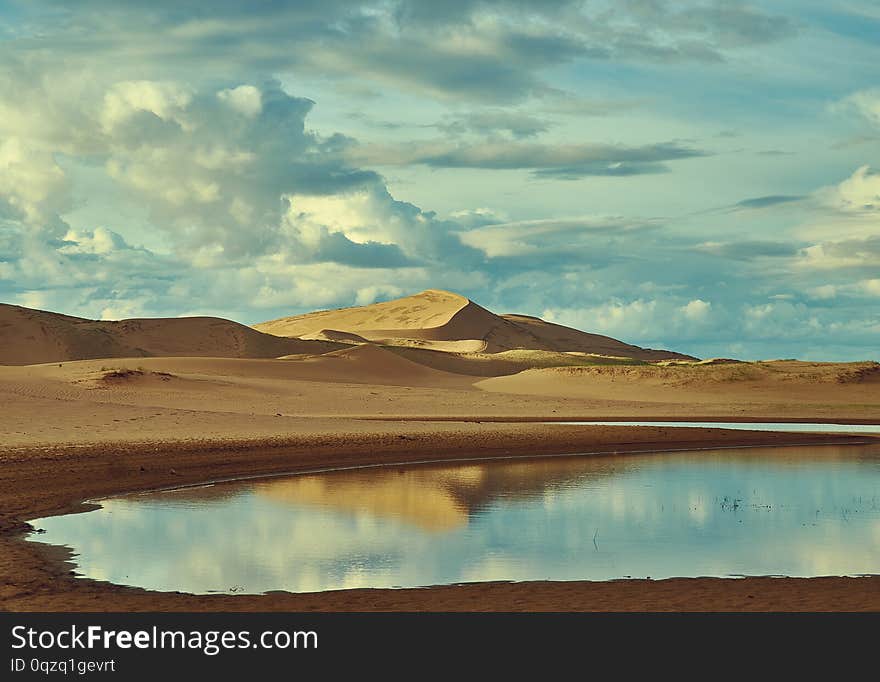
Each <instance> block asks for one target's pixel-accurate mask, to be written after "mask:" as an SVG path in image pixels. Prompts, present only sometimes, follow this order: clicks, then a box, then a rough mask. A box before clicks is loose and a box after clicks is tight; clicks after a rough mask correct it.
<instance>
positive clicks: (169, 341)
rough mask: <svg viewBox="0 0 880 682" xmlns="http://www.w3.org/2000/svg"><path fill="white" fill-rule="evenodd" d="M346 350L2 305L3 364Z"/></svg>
mask: <svg viewBox="0 0 880 682" xmlns="http://www.w3.org/2000/svg"><path fill="white" fill-rule="evenodd" d="M344 347H346V346H345V345H344V344H341V343H334V342H329V341H321V340H314V341H310V340H302V339H291V338H281V337H278V336H272V335H270V334H264V333H262V332H259V331H257V330H255V329H251V328H250V327H247V326H245V325H243V324H239V323H238V322H233V321H231V320H225V319H223V318H219V317H174V318H144V319H131V320H120V321H104V320H88V319H85V318H81V317H72V316H70V315H62V314H60V313H52V312H47V311H43V310H33V309H31V308H24V307H21V306H16V305H8V304H3V303H0V364H3V365H32V364H40V363H46V362H68V361H71V360H90V359H97V358H131V357H159V356H164V357H181V356H186V357H224V358H275V357H278V356H281V355H291V354H295V353H309V354H316V353H326V352H329V351H333V350H337V349H339V348H344Z"/></svg>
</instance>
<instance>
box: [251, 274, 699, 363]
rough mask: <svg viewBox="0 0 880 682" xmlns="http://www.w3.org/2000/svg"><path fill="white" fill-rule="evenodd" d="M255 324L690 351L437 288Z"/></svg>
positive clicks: (491, 349) (490, 347) (444, 340)
mask: <svg viewBox="0 0 880 682" xmlns="http://www.w3.org/2000/svg"><path fill="white" fill-rule="evenodd" d="M254 328H255V329H258V330H260V331H262V332H266V333H269V334H276V335H278V336H288V337H300V338H326V339H331V338H332V339H339V338H343V337H342V335H343V334H355V335H357V336H358V337H360V338H363V339H368V340H371V341H376V342H380V343H383V344H387V345H398V346H405V347H414V348H425V349H430V350H437V351H446V352H455V353H497V352H499V351H504V350H511V349H522V348H526V349H531V350H543V351H557V352H567V351H580V352H585V353H598V354H604V355H616V356H626V357H629V358H637V359H641V360H660V359H672V358H681V359H688V358H689V357H690V356H686V355H682V354H680V353H675V352H672V351H666V350H659V351H658V350H653V349H646V348H639V347H638V346H633V345H630V344H626V343H623V342H621V341H617V340H616V339H612V338H610V337H607V336H601V335H599V334H589V333H587V332H582V331H579V330H577V329H571V328H569V327H562V326H560V325H555V324H550V323H548V322H544V321H543V320H540V319H538V318H536V317H529V316H527V315H496V314H494V313H492V312H490V311H488V310H486V309H485V308H483V307H482V306H479V305H477V304H476V303H474V302H473V301H471V300H470V299H467V298H465V297H464V296H459V295H458V294H454V293H452V292H449V291H440V290H437V289H429V290H427V291H423V292H421V293H420V294H416V295H414V296H407V297H405V298H399V299H396V300H393V301H388V302H385V303H374V304H371V305H367V306H358V307H356V308H341V309H338V310H322V311H319V312H314V313H307V314H305V315H296V316H293V317H283V318H280V319H277V320H270V321H268V322H262V323H260V324H256V325H254Z"/></svg>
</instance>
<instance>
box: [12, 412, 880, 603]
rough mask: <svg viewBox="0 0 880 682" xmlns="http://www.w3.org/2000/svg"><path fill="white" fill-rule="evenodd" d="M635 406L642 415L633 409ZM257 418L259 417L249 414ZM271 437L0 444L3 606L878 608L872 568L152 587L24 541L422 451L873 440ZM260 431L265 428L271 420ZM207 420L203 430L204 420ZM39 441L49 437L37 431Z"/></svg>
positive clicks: (433, 432) (535, 430)
mask: <svg viewBox="0 0 880 682" xmlns="http://www.w3.org/2000/svg"><path fill="white" fill-rule="evenodd" d="M639 417H640V418H641V419H647V417H644V416H642V415H639ZM256 421H257V422H259V416H257V417H256ZM284 422H285V428H284V433H283V434H276V435H275V436H270V437H253V436H252V437H248V438H238V439H236V438H234V437H228V438H225V439H216V438H214V439H209V438H203V439H189V440H181V439H180V438H179V437H174V436H176V435H177V434H174V436H172V437H163V435H162V434H161V433H156V434H155V435H154V437H153V438H152V439H151V440H150V441H146V442H145V441H143V440H139V439H137V438H134V437H132V436H133V435H134V433H137V434H138V435H143V434H142V432H141V431H140V430H137V431H136V432H127V431H125V429H124V428H122V427H120V429H119V430H117V431H116V433H117V434H118V435H120V434H121V435H122V436H126V437H125V438H124V439H120V440H118V441H116V442H114V441H112V440H110V439H109V433H110V432H107V431H105V432H104V433H103V434H102V435H103V438H101V439H93V440H92V441H91V442H80V443H69V442H68V443H62V442H55V443H53V442H51V439H42V440H41V439H39V438H31V439H30V440H31V442H30V443H22V444H20V445H17V446H15V447H5V448H4V449H3V450H0V461H2V468H0V510H2V512H0V575H2V583H0V608H2V609H4V610H12V611H106V610H109V611H173V610H182V611H270V610H279V611H314V610H320V611H325V610H326V611H339V610H341V611H372V610H416V611H418V610H430V611H460V610H463V611H486V610H498V611H560V610H562V611H570V610H573V611H580V610H603V611H604V610H616V611H631V610H635V611H654V610H672V611H679V610H688V611H704V610H708V611H728V610H730V611H744V610H770V611H795V610H808V611H823V610H835V611H838V610H845V611H862V610H880V577H867V578H810V579H790V578H746V579H715V578H699V579H687V578H682V579H672V580H658V581H650V580H621V581H612V582H527V583H481V584H468V585H459V586H443V587H432V588H422V589H404V590H363V589H359V590H341V591H333V592H323V593H312V594H292V593H284V592H275V593H270V594H266V595H256V596H254V595H208V596H195V595H188V594H181V593H164V592H151V591H146V590H141V589H136V588H128V587H122V586H118V585H112V584H109V583H104V582H99V581H93V580H87V579H81V578H76V577H74V575H73V574H72V568H73V566H72V565H71V564H70V563H68V562H67V560H68V559H69V554H68V553H67V551H66V550H64V549H63V548H58V547H48V546H45V545H40V544H37V543H32V542H27V541H26V540H25V535H26V531H27V530H28V528H29V526H28V525H27V521H28V520H29V519H34V518H38V517H41V516H47V515H52V514H59V513H68V512H72V511H77V510H82V509H83V507H82V504H81V503H82V500H84V499H91V498H97V497H101V496H109V495H114V494H118V493H124V492H133V491H138V490H147V489H152V488H159V487H166V486H179V485H187V484H194V483H200V482H204V481H208V480H218V479H222V478H234V477H243V476H253V475H264V474H273V473H274V474H277V473H284V472H295V471H306V470H314V469H321V468H330V467H334V466H353V465H361V464H373V463H392V462H407V461H423V460H450V459H460V458H469V457H474V456H479V457H481V458H491V457H508V456H535V455H542V454H564V453H593V454H594V455H596V456H600V455H603V454H604V455H605V456H613V454H614V453H622V452H631V451H652V450H670V449H693V448H706V447H733V446H747V445H782V444H799V443H801V444H802V443H843V442H875V441H873V440H872V438H871V437H866V436H859V437H853V436H842V435H816V434H795V433H791V434H779V433H767V432H748V431H735V432H734V431H723V430H711V429H693V430H687V429H686V430H680V429H677V430H674V431H673V430H671V429H670V428H664V427H611V426H570V425H560V424H541V423H528V422H518V423H497V422H485V421H482V422H452V421H448V422H437V421H433V422H427V421H407V420H396V421H391V420H389V421H379V420H356V419H329V418H309V419H294V418H289V417H288V418H286V419H284ZM267 430H268V428H267ZM203 433H204V431H203ZM47 440H48V441H49V442H46V441H47Z"/></svg>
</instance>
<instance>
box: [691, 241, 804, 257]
mask: <svg viewBox="0 0 880 682" xmlns="http://www.w3.org/2000/svg"><path fill="white" fill-rule="evenodd" d="M693 249H694V250H695V251H700V252H702V253H708V254H711V255H713V256H719V257H721V258H730V259H733V260H743V261H747V260H754V259H756V258H785V257H792V256H795V255H797V253H798V247H797V245H796V244H792V243H791V242H772V241H741V242H703V243H701V244H697V245H696V246H694V247H693Z"/></svg>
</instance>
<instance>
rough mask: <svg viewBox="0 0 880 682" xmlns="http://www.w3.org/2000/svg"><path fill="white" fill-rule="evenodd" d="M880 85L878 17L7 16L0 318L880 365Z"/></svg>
mask: <svg viewBox="0 0 880 682" xmlns="http://www.w3.org/2000/svg"><path fill="white" fill-rule="evenodd" d="M878 64H880V5H878V4H877V3H876V2H875V1H874V0H842V1H840V2H836V3H833V6H832V4H831V3H827V2H824V1H822V0H768V1H765V2H761V3H754V4H749V3H746V2H740V1H739V0H726V1H721V0H694V1H691V0H676V1H672V0H668V1H667V0H582V1H578V2H569V1H567V0H544V1H543V2H530V1H528V0H448V1H446V2H435V1H431V0H380V1H375V2H351V1H346V2H341V1H339V0H321V1H320V2H318V1H317V0H301V1H299V2H273V1H270V0H251V1H249V2H245V1H239V0H215V1H214V2H211V3H207V2H190V1H188V0H174V1H173V2H172V1H171V0H151V1H150V2H118V1H111V0H80V1H79V2H76V3H64V2H61V1H60V0H27V1H24V0H0V301H3V302H6V303H14V304H18V305H24V306H29V307H34V308H41V309H45V310H52V311H56V312H63V313H67V314H72V315H79V316H83V317H92V318H100V319H121V318H129V317H154V316H169V317H175V316H181V315H218V316H222V317H228V318H231V319H235V320H238V321H240V322H243V323H246V324H251V323H256V322H260V321H263V320H267V319H273V318H276V317H280V316H284V315H293V314H298V313H302V312H307V311H310V310H314V309H318V308H333V307H341V306H348V305H362V304H368V303H371V302H375V301H381V300H388V299H390V298H395V297H398V296H403V295H408V294H412V293H416V292H418V291H421V290H423V289H427V288H438V289H449V290H452V291H456V292H458V293H461V294H463V295H466V296H468V297H470V298H471V299H473V300H475V301H476V302H478V303H480V304H481V305H483V306H485V307H488V308H490V309H492V310H493V311H495V312H499V313H504V312H518V313H525V314H531V315H538V316H541V317H543V318H544V319H547V320H550V321H554V322H557V323H560V324H566V325H570V326H575V327H578V328H581V329H584V330H587V331H592V332H597V333H603V334H608V335H610V336H614V337H616V338H620V339H622V340H625V341H627V342H631V343H637V344H639V345H644V346H651V347H665V348H673V349H675V350H678V351H681V352H685V353H690V354H693V355H697V356H700V357H718V356H734V357H739V358H744V359H768V358H780V357H783V358H790V357H797V358H802V359H807V360H864V359H873V360H880V351H878V348H880V343H878V341H880V70H878V68H877V65H878Z"/></svg>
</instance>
